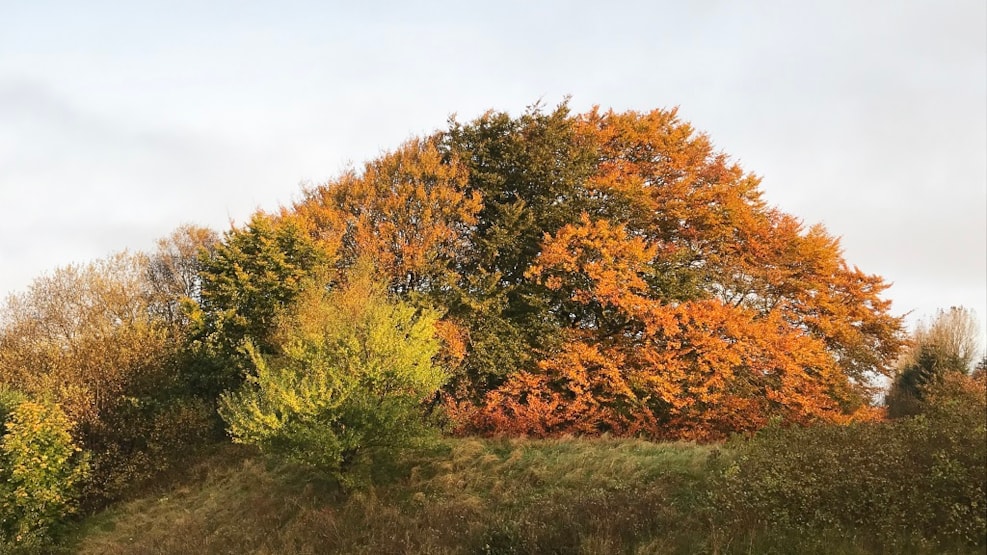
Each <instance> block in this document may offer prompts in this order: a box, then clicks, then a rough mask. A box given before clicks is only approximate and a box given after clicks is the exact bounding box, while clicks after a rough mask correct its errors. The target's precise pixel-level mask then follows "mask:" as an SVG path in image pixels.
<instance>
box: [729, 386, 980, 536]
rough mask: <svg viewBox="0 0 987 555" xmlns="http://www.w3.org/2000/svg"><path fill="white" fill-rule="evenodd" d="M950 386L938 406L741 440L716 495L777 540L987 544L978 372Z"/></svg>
mask: <svg viewBox="0 0 987 555" xmlns="http://www.w3.org/2000/svg"><path fill="white" fill-rule="evenodd" d="M957 377H958V378H962V376H957ZM947 385H948V387H945V388H941V389H938V390H936V391H935V392H931V391H930V393H929V396H930V399H935V402H932V403H930V406H931V407H934V408H932V409H930V410H927V412H926V413H925V414H923V415H919V416H915V417H909V418H902V419H899V420H896V421H891V422H859V423H855V424H851V425H847V426H837V425H820V426H814V427H810V428H783V427H780V426H777V425H775V426H770V427H768V428H766V429H765V430H763V431H761V432H760V433H758V434H757V435H755V436H754V437H753V438H751V439H750V440H749V441H736V440H735V444H734V447H735V448H736V450H737V456H736V458H735V459H734V460H733V462H732V463H731V464H729V465H728V466H727V468H726V469H725V472H724V473H723V476H722V478H721V483H720V485H719V488H718V491H717V492H716V494H715V497H716V499H717V502H718V504H719V506H720V507H721V509H722V510H723V514H724V516H725V518H726V519H727V520H729V521H732V524H733V525H740V526H741V527H742V528H744V529H747V530H749V531H751V532H752V534H754V535H755V536H760V537H762V538H774V539H777V541H790V539H791V538H806V539H804V540H803V539H800V540H799V541H801V542H812V541H817V542H822V541H829V540H828V539H831V538H833V537H836V538H842V539H843V540H844V541H847V542H848V543H852V544H854V545H869V546H871V547H875V548H877V549H878V550H879V551H880V550H889V549H890V550H892V551H901V550H910V551H911V550H920V551H932V552H939V551H941V550H943V549H949V548H955V547H963V546H965V547H967V548H969V547H971V546H977V547H979V548H983V547H984V546H985V545H987V518H985V509H987V492H985V482H987V430H985V427H987V425H985V422H984V414H985V411H987V405H985V403H984V395H983V392H982V389H980V390H978V389H977V387H980V386H977V385H976V384H975V383H972V382H971V381H969V379H968V378H967V381H965V382H964V383H962V384H961V383H956V382H955V381H949V380H947ZM978 391H979V393H978ZM827 538H828V539H827ZM772 541H775V540H772ZM823 547H824V546H822V545H814V546H809V545H803V546H802V548H808V549H817V550H818V549H823ZM830 547H831V548H832V546H830Z"/></svg>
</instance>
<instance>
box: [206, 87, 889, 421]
mask: <svg viewBox="0 0 987 555" xmlns="http://www.w3.org/2000/svg"><path fill="white" fill-rule="evenodd" d="M237 245H241V247H238V246H237ZM224 249H226V250H224ZM230 249H233V250H230ZM255 250H256V251H257V252H256V253H255V252H254V251H255ZM224 256H225V257H226V262H223V263H220V262H216V261H217V260H222V259H223V258H222V257H224ZM218 257H219V258H216V257H215V256H214V258H213V261H214V262H212V263H209V264H206V270H205V274H204V277H203V295H202V296H203V300H204V301H205V302H204V303H203V305H202V306H203V313H202V319H203V322H204V327H203V330H204V331H205V333H206V335H207V336H210V337H211V338H212V340H214V341H216V342H217V344H224V345H229V346H231V347H232V346H234V345H237V344H239V343H240V342H241V341H242V340H244V338H247V337H249V338H251V340H252V341H255V342H257V340H258V338H257V337H255V336H258V335H259V336H261V337H262V336H263V335H264V334H265V333H267V332H266V331H265V329H264V328H265V326H266V325H267V324H266V323H265V322H267V321H268V320H267V319H268V318H269V317H271V315H273V314H274V313H276V312H278V311H279V310H282V309H283V307H285V306H288V305H290V304H291V303H293V302H295V300H296V299H297V298H299V297H298V295H299V293H300V291H302V290H303V289H304V288H305V287H307V286H309V285H311V284H313V283H328V284H330V286H331V283H332V282H333V279H334V277H333V276H334V275H337V274H339V273H340V272H342V271H344V270H345V269H346V268H348V267H350V266H352V265H353V264H354V263H356V261H357V260H358V259H369V260H372V261H373V262H374V263H375V265H376V266H377V269H378V270H379V271H380V272H381V273H382V274H383V275H384V276H385V280H386V281H387V283H388V285H389V289H390V291H391V292H392V293H393V294H395V295H398V296H399V297H401V298H403V299H405V300H406V301H408V302H411V303H413V304H415V305H417V306H420V307H422V308H426V307H428V308H435V309H438V310H440V311H441V312H442V313H443V314H444V317H443V319H442V320H441V322H440V324H439V328H440V329H441V330H442V334H441V335H442V337H444V338H446V340H445V341H444V345H445V346H446V347H445V351H446V352H445V354H443V355H442V359H443V361H444V362H445V363H446V364H447V365H449V366H451V368H450V369H449V370H450V371H451V374H452V379H451V380H450V382H449V383H448V384H447V386H446V388H445V393H444V397H443V398H444V399H445V403H446V404H447V406H448V409H449V414H450V415H451V416H452V417H453V419H454V420H455V423H456V426H457V427H458V429H459V430H460V431H464V432H467V431H478V432H484V433H522V434H531V435H557V434H565V433H603V432H609V433H614V434H644V435H647V436H650V437H661V438H682V437H684V438H696V439H710V438H718V437H723V436H724V435H726V434H729V433H730V432H734V431H742V430H752V429H757V428H760V427H762V426H763V425H764V424H765V423H766V422H767V421H768V420H770V419H772V418H775V417H779V418H782V419H784V420H787V421H792V422H811V421H842V420H846V419H849V418H854V415H855V414H856V411H857V410H858V409H861V408H862V407H865V405H866V404H867V399H868V395H869V389H868V383H867V377H868V376H869V375H872V374H886V373H888V372H889V367H890V365H891V363H892V362H893V357H894V356H895V355H896V353H897V352H898V348H899V346H900V342H901V322H900V320H899V319H898V318H896V317H894V316H892V315H891V314H890V312H889V308H890V307H889V303H888V302H887V301H885V300H883V299H882V298H881V296H880V295H881V293H882V292H883V290H884V289H885V288H886V287H887V285H886V284H885V283H884V282H883V280H882V279H881V278H880V277H878V276H871V275H867V274H864V273H863V272H860V271H859V270H857V269H856V268H851V267H849V266H848V265H847V264H846V263H845V261H844V260H843V259H842V255H841V252H840V249H839V244H838V241H837V240H836V239H834V238H832V237H830V236H829V235H827V234H826V232H825V230H823V229H822V228H821V227H818V226H816V227H812V228H809V229H805V228H803V226H802V225H801V223H800V222H799V221H798V220H797V219H796V218H794V217H792V216H790V215H788V214H784V213H782V212H780V211H778V210H777V209H774V208H771V207H769V206H767V205H766V204H765V203H764V202H763V200H762V199H761V198H760V192H759V190H758V180H757V178H756V177H754V176H751V175H749V174H745V173H744V172H743V171H742V170H741V169H740V168H739V167H738V166H737V165H735V164H732V163H731V162H730V161H729V160H728V159H727V158H726V157H725V156H724V155H722V154H720V153H717V152H715V151H714V150H713V147H712V145H711V143H710V141H709V140H708V138H706V137H705V136H704V135H702V134H698V133H696V132H695V131H694V130H693V129H692V128H691V127H690V126H689V125H688V124H686V123H684V122H682V121H680V120H679V119H678V117H677V115H676V114H675V111H662V110H656V111H653V112H650V113H635V112H627V113H614V112H601V111H599V110H593V111H591V112H589V113H587V114H581V115H572V114H570V113H569V112H568V109H567V107H566V106H564V105H563V106H561V107H559V108H558V109H556V110H553V111H550V112H546V111H544V110H542V109H539V108H533V109H530V110H529V111H528V112H527V113H525V114H524V115H522V116H520V117H516V118H512V117H510V116H508V115H507V114H503V113H494V112H489V113H487V114H485V115H483V116H482V117H480V118H478V119H477V120H475V121H473V122H470V123H468V124H461V123H459V122H456V121H452V122H451V123H450V126H449V129H448V130H446V131H443V132H439V133H436V134H435V135H433V136H431V137H427V138H424V139H414V140H411V141H409V142H408V143H406V144H404V145H403V146H402V147H400V148H399V149H398V150H396V151H395V152H391V153H387V154H385V155H383V156H381V157H380V158H379V159H377V160H374V161H372V162H369V163H367V164H366V165H365V166H364V167H363V168H362V170H361V171H351V172H348V173H345V174H344V175H342V176H340V177H339V178H337V179H335V180H333V181H331V182H329V183H326V184H325V185H322V186H319V187H315V188H312V189H309V190H307V191H306V193H305V197H304V199H303V200H301V201H300V202H298V203H296V204H295V205H294V206H292V207H291V208H288V209H284V210H282V211H281V213H280V214H278V215H276V216H262V215H258V217H257V218H255V220H254V221H252V222H251V223H250V224H248V226H246V227H244V228H242V229H234V230H233V231H231V232H230V233H229V234H228V235H227V237H226V240H225V241H224V246H223V247H221V248H220V249H219V250H218ZM317 274H318V278H317V279H316V275H317ZM254 313H256V314H254ZM259 344H261V345H262V344H263V342H262V341H261V342H260V343H259ZM861 414H863V413H861Z"/></svg>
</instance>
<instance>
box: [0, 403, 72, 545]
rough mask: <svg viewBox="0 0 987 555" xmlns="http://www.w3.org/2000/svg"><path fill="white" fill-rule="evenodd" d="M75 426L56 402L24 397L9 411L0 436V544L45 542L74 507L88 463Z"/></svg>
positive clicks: (41, 543) (42, 543) (37, 543)
mask: <svg viewBox="0 0 987 555" xmlns="http://www.w3.org/2000/svg"><path fill="white" fill-rule="evenodd" d="M0 404H3V403H0ZM8 406H9V403H8ZM71 427H72V423H71V422H70V421H69V419H68V417H66V416H65V413H64V412H62V410H61V408H59V407H58V405H55V404H53V403H37V402H33V401H29V400H25V401H22V402H20V403H19V404H17V405H16V406H14V407H13V409H12V410H11V411H10V412H9V417H8V421H7V422H6V423H5V424H4V431H5V433H4V434H3V436H2V439H0V547H3V546H8V547H12V548H24V547H33V546H39V545H44V544H46V543H48V542H50V541H51V539H52V537H53V536H54V534H55V532H56V531H57V528H58V527H59V525H60V524H62V523H63V521H64V519H65V517H66V516H68V515H69V514H71V513H72V512H73V510H74V508H75V501H76V495H77V493H78V490H79V486H80V485H81V484H82V482H83V480H84V478H85V476H86V469H87V463H86V459H85V457H84V456H83V453H82V452H81V449H80V448H79V447H78V446H76V444H75V443H74V442H73V440H72V436H71V435H70V434H69V430H70V429H71Z"/></svg>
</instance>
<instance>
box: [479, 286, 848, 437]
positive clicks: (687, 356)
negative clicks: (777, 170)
mask: <svg viewBox="0 0 987 555" xmlns="http://www.w3.org/2000/svg"><path fill="white" fill-rule="evenodd" d="M642 316H644V317H647V318H655V319H656V320H660V321H661V325H656V326H641V328H640V329H642V330H644V331H639V332H637V333H634V334H624V335H622V336H619V337H614V336H611V337H609V338H606V339H604V338H599V337H598V338H596V340H597V341H599V342H600V343H603V342H606V343H608V344H609V345H610V346H609V347H607V348H602V347H601V346H600V343H597V344H591V343H589V342H587V341H574V342H572V343H569V344H568V345H566V347H565V348H564V349H563V350H562V351H561V352H560V353H558V354H556V355H554V356H552V357H550V358H548V359H547V360H545V361H543V362H542V363H540V364H539V367H538V370H537V371H535V372H521V373H519V374H516V375H514V376H513V377H512V378H511V379H509V380H508V382H507V383H505V384H504V385H503V386H502V387H501V388H499V389H497V390H495V391H493V392H491V393H490V394H489V395H488V396H487V398H486V403H485V406H484V407H483V408H482V410H481V411H480V413H479V415H477V416H476V417H475V418H474V422H475V424H477V425H478V426H477V427H478V428H480V429H482V430H485V431H488V432H491V431H492V432H497V433H521V434H528V435H539V436H544V435H558V434H566V433H575V434H587V433H600V432H604V431H606V432H612V433H617V434H636V433H643V434H645V435H648V436H651V437H661V438H673V439H674V438H688V439H718V438H723V437H725V436H727V435H728V434H730V433H732V432H738V431H751V430H756V429H758V428H760V427H762V426H763V425H764V424H765V423H767V421H768V420H769V419H770V418H773V417H781V418H783V419H784V420H786V421H788V422H799V423H809V422H813V421H841V420H843V419H845V418H846V416H845V414H844V411H843V410H842V409H841V407H840V404H839V402H838V401H839V399H840V397H841V396H845V395H846V394H847V391H846V386H845V379H844V377H843V376H842V375H841V373H840V371H839V368H838V367H837V366H836V364H835V363H834V362H833V361H832V359H831V358H830V357H829V355H828V354H827V353H826V351H825V346H824V344H823V343H822V342H821V341H819V340H816V339H813V338H811V337H809V336H808V335H805V334H803V333H801V332H798V331H795V330H792V329H791V328H790V327H788V326H787V325H786V324H785V323H784V322H783V321H782V320H781V319H780V315H777V314H775V315H770V316H769V317H767V318H755V317H754V314H753V313H752V312H750V311H747V310H744V309H742V308H738V307H732V306H728V305H724V304H723V303H721V302H719V301H712V300H711V301H696V302H688V303H683V304H681V305H678V306H668V305H660V304H658V303H656V302H652V304H651V305H650V306H649V308H648V310H647V311H644V313H642ZM587 335H589V334H587ZM586 339H587V340H589V337H587V338H586Z"/></svg>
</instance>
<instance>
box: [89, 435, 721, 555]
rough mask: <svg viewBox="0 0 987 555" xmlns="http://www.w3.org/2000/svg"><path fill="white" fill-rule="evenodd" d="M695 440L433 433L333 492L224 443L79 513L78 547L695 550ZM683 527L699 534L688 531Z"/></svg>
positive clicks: (698, 467)
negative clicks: (425, 444) (172, 477)
mask: <svg viewBox="0 0 987 555" xmlns="http://www.w3.org/2000/svg"><path fill="white" fill-rule="evenodd" d="M711 450H712V449H711V448H709V447H701V446H694V445H687V444H653V443H648V442H644V441H636V440H610V439H595V440H587V439H580V440H549V441H530V440H479V439H462V440H447V441H445V442H444V443H443V444H442V445H441V446H440V448H438V449H437V450H436V451H435V452H433V453H430V454H427V455H418V458H415V459H409V460H406V461H405V463H404V466H403V467H401V468H391V469H386V471H387V472H388V473H389V474H390V476H391V477H390V479H387V478H386V477H383V479H382V477H381V476H378V477H377V481H378V483H380V482H383V485H375V486H371V487H367V488H364V489H360V490H356V491H353V492H349V493H344V492H342V491H341V490H340V489H338V488H337V487H336V486H334V485H333V484H331V483H329V482H327V481H325V480H322V479H320V478H319V477H318V476H313V475H311V474H307V473H305V472H303V471H301V470H298V469H293V468H290V467H286V466H279V465H273V464H272V463H265V462H264V461H263V460H262V459H260V458H258V457H255V456H250V455H245V454H244V453H243V452H242V451H234V450H228V451H227V452H225V453H224V454H222V455H220V456H218V458H220V459H222V460H215V459H214V460H210V461H207V462H206V463H204V466H203V469H205V470H202V472H201V474H200V475H198V476H196V477H194V478H191V479H189V480H187V483H185V484H183V485H181V486H179V487H176V488H175V489H173V490H171V491H169V492H167V493H166V494H163V495H159V496H156V497H153V498H150V497H149V498H144V499H141V500H138V501H134V502H131V503H128V504H124V505H121V506H118V507H116V508H114V509H113V510H111V511H108V512H106V513H103V514H102V515H99V516H97V517H95V518H92V519H90V520H89V521H87V522H86V523H85V525H84V528H83V529H82V530H80V532H79V534H78V539H77V545H76V546H75V548H74V549H75V550H77V551H78V552H80V553H107V554H114V553H142V554H145V553H146V554H166V553H176V554H177V553H182V554H186V553H237V554H241V553H297V554H305V553H313V554H314V553H620V552H644V553H652V552H668V551H671V552H676V551H681V552H695V551H704V550H705V547H706V546H704V545H703V542H705V532H704V531H705V529H706V528H707V526H706V525H705V524H704V523H703V522H701V521H698V520H696V518H697V516H698V515H700V514H701V512H700V511H697V510H696V504H697V503H700V502H701V501H702V500H700V499H696V498H694V497H693V495H694V493H695V492H698V491H703V489H704V488H703V487H700V484H699V483H700V482H701V481H702V480H704V476H705V472H704V467H705V464H706V459H707V457H708V455H709V453H710V452H711ZM697 531H698V532H699V533H697Z"/></svg>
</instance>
